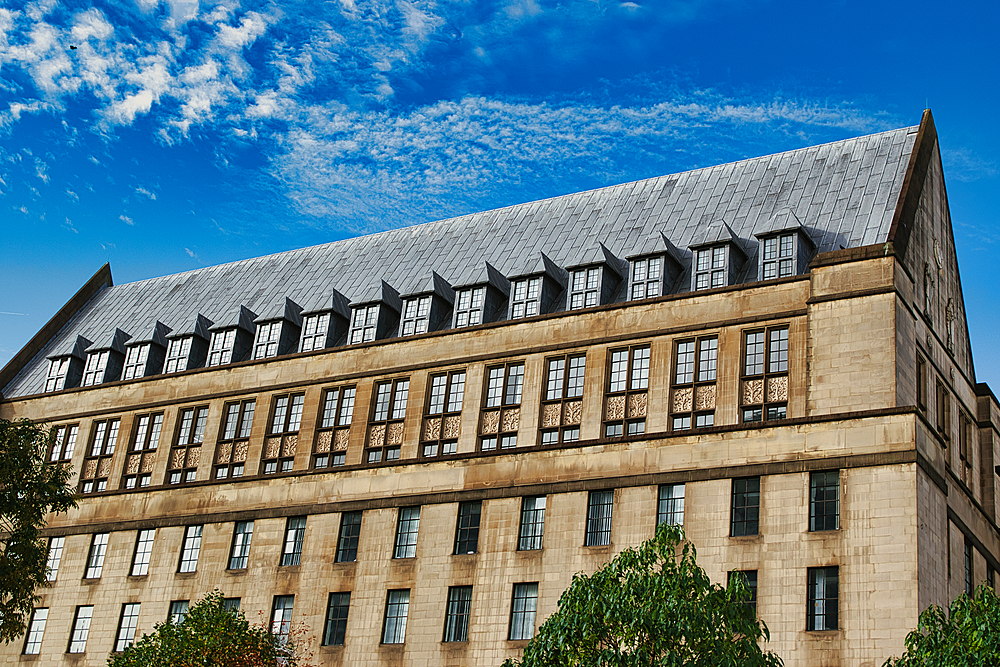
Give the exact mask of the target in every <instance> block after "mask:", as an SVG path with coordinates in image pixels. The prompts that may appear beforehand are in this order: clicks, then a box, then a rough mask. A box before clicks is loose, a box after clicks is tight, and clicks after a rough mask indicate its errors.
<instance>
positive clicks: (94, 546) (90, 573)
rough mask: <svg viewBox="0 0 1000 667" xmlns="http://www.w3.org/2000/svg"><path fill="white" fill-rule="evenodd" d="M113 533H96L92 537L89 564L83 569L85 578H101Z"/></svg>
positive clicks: (88, 553)
mask: <svg viewBox="0 0 1000 667" xmlns="http://www.w3.org/2000/svg"><path fill="white" fill-rule="evenodd" d="M110 541H111V533H110V532H107V533H94V534H93V535H91V537H90V549H89V550H88V551H87V564H86V567H85V568H84V570H83V578H84V579H90V580H93V579H100V578H101V574H103V572H104V559H105V558H106V557H107V554H108V542H110Z"/></svg>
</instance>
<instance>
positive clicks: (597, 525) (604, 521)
mask: <svg viewBox="0 0 1000 667" xmlns="http://www.w3.org/2000/svg"><path fill="white" fill-rule="evenodd" d="M614 500H615V492H614V491H591V492H590V494H589V496H588V497H587V534H586V536H585V539H584V542H583V543H584V545H585V546H588V547H594V546H604V545H607V544H611V512H612V509H613V508H614Z"/></svg>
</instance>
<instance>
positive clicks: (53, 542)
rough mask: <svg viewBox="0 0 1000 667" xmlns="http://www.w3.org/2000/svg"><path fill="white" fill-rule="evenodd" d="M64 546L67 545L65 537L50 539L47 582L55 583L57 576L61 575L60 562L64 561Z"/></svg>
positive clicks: (46, 564)
mask: <svg viewBox="0 0 1000 667" xmlns="http://www.w3.org/2000/svg"><path fill="white" fill-rule="evenodd" d="M64 544H66V538H65V537H50V538H49V555H48V559H47V562H46V563H45V566H46V568H47V574H46V575H45V580H46V581H55V580H56V575H58V574H59V562H60V561H61V560H62V553H63V545H64Z"/></svg>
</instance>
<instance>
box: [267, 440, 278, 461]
mask: <svg viewBox="0 0 1000 667" xmlns="http://www.w3.org/2000/svg"><path fill="white" fill-rule="evenodd" d="M280 452H281V438H280V437H278V438H268V439H266V440H265V441H264V458H265V459H276V458H278V454H279V453H280Z"/></svg>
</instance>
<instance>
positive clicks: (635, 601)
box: [504, 525, 783, 667]
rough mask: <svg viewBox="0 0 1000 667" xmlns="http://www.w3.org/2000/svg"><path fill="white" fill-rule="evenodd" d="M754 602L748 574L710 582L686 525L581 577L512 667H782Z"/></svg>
mask: <svg viewBox="0 0 1000 667" xmlns="http://www.w3.org/2000/svg"><path fill="white" fill-rule="evenodd" d="M682 544H683V546H681V545H682ZM748 596H749V591H748V590H747V588H746V585H745V583H744V581H743V578H742V577H733V580H732V581H731V582H730V584H729V587H728V588H723V587H722V586H719V585H717V584H713V583H711V582H710V581H709V579H708V576H707V575H706V574H705V571H704V570H703V569H702V568H701V567H699V566H698V564H697V562H696V553H695V548H694V546H693V545H692V544H691V543H690V542H684V534H683V532H682V531H681V529H680V528H677V527H674V526H667V525H661V526H659V527H658V528H657V530H656V535H655V536H654V537H653V538H652V539H650V540H647V541H646V542H644V543H643V544H642V545H640V546H639V547H637V548H634V549H626V550H625V551H623V552H622V553H620V554H619V555H618V556H616V557H615V558H614V560H612V561H611V562H610V563H608V564H607V565H605V566H604V567H603V568H601V569H600V570H598V571H597V572H595V573H594V574H592V575H590V576H587V575H585V574H576V575H575V576H574V577H573V583H572V584H571V585H570V587H569V588H568V589H566V591H565V592H563V594H562V597H561V598H560V599H559V609H558V610H557V611H556V612H555V613H554V614H553V615H552V616H550V617H549V618H548V619H547V620H546V621H545V623H544V624H542V627H541V628H539V630H538V634H537V635H536V636H535V637H534V639H532V640H531V641H530V642H529V643H528V645H527V647H525V649H524V656H523V658H522V659H521V661H520V662H518V661H515V660H508V661H507V662H506V663H504V666H505V667H518V666H520V667H571V666H572V667H590V666H595V667H596V666H597V665H601V666H602V667H603V666H607V667H626V666H627V667H645V666H650V667H652V666H654V665H656V666H660V667H681V666H683V667H758V666H760V667H781V665H782V664H783V663H782V661H781V659H780V658H779V657H778V656H777V655H775V654H774V653H771V652H765V651H763V650H762V649H761V648H760V645H759V642H760V640H762V639H763V640H764V641H767V640H768V639H769V637H770V635H769V633H768V630H767V626H766V625H764V623H763V622H762V621H759V620H758V619H757V618H756V614H755V613H754V611H753V609H752V608H750V607H749V606H748V605H747V604H746V600H747V599H748Z"/></svg>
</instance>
